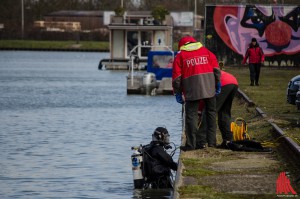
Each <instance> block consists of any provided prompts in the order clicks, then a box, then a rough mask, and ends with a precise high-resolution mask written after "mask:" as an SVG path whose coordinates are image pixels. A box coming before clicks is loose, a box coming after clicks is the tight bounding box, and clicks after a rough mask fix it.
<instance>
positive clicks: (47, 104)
mask: <svg viewBox="0 0 300 199" xmlns="http://www.w3.org/2000/svg"><path fill="white" fill-rule="evenodd" d="M107 57H108V53H80V52H26V51H20V52H14V51H1V52H0V59H1V64H0V90H1V95H0V121H1V123H0V150H1V153H0V158H1V161H0V168H1V169H0V198H4V199H5V198H22V199H24V198H30V199H36V198H109V199H114V198H115V199H122V198H124V199H128V198H162V197H163V196H165V197H166V198H170V197H172V194H173V193H172V191H170V190H168V191H165V190H145V191H141V190H134V189H133V177H132V171H131V153H132V151H131V147H132V146H136V145H140V144H148V143H149V142H150V141H151V134H152V132H153V131H154V129H155V128H156V127H157V126H165V127H167V129H168V130H169V132H170V134H171V141H173V142H174V143H175V144H176V145H179V144H180V138H181V106H180V105H179V104H177V103H176V101H175V99H174V97H173V96H141V95H127V94H126V75H127V72H124V71H123V72H122V71H108V70H98V63H99V60H100V59H102V58H107ZM177 158H178V152H177V153H176V154H175V155H174V159H175V160H176V159H177Z"/></svg>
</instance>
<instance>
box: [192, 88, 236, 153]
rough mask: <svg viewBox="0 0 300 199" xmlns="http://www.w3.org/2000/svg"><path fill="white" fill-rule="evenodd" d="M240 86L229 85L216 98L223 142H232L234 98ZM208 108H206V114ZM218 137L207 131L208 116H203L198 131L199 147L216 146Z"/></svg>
mask: <svg viewBox="0 0 300 199" xmlns="http://www.w3.org/2000/svg"><path fill="white" fill-rule="evenodd" d="M237 89H238V86H237V85H234V84H228V85H226V86H223V87H222V90H221V93H220V94H219V95H218V96H217V97H216V104H217V105H216V110H217V113H218V127H219V129H220V131H221V135H222V139H223V141H231V140H232V133H231V131H230V124H231V107H232V102H233V99H234V96H235V94H236V92H237ZM205 112H206V108H204V113H205ZM215 139H216V135H212V134H210V133H208V131H207V119H206V114H203V115H202V121H201V125H200V127H199V130H198V136H197V146H198V147H199V146H203V145H204V144H206V143H208V145H215V144H213V143H215V141H213V140H215Z"/></svg>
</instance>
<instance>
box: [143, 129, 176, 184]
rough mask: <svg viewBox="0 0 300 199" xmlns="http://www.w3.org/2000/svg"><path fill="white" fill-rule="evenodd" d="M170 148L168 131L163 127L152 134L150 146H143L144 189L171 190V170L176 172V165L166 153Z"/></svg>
mask: <svg viewBox="0 0 300 199" xmlns="http://www.w3.org/2000/svg"><path fill="white" fill-rule="evenodd" d="M171 148H172V147H171V146H170V134H169V132H168V130H167V129H166V128H164V127H157V128H156V129H155V130H154V132H153V134H152V141H151V142H150V144H148V145H145V146H143V169H142V170H143V176H144V179H145V188H148V187H151V188H154V189H162V188H173V185H172V184H173V183H172V180H171V175H172V173H171V169H172V170H174V171H176V170H177V163H176V162H174V161H173V158H172V155H170V154H168V153H167V152H166V150H167V149H171ZM175 150H176V149H175ZM175 150H174V151H173V152H175ZM173 154H174V153H173Z"/></svg>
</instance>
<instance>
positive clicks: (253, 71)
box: [242, 38, 265, 86]
mask: <svg viewBox="0 0 300 199" xmlns="http://www.w3.org/2000/svg"><path fill="white" fill-rule="evenodd" d="M247 59H249V60H248V63H249V70H250V81H251V83H250V86H254V83H255V85H256V86H258V85H259V83H258V82H259V75H260V67H261V63H262V62H264V61H265V56H264V52H263V50H262V49H261V47H260V46H259V44H258V43H257V40H256V39H255V38H252V40H251V43H250V44H249V47H248V49H247V51H246V54H245V57H244V59H243V62H242V64H246V61H247Z"/></svg>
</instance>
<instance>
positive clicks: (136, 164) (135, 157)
mask: <svg viewBox="0 0 300 199" xmlns="http://www.w3.org/2000/svg"><path fill="white" fill-rule="evenodd" d="M131 150H133V154H132V155H131V164H132V173H133V182H134V188H135V189H142V188H143V187H144V177H143V172H142V168H143V167H142V164H143V154H142V153H141V150H142V146H139V147H131Z"/></svg>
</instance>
